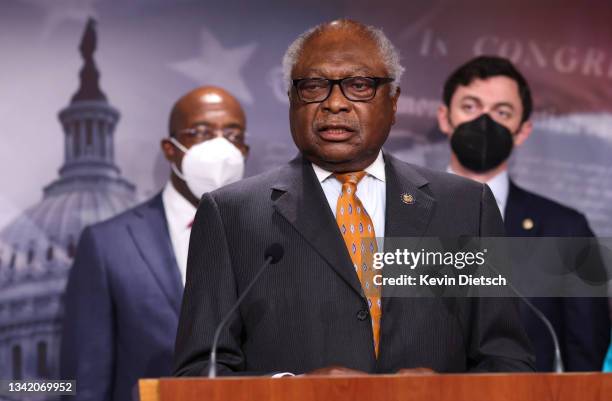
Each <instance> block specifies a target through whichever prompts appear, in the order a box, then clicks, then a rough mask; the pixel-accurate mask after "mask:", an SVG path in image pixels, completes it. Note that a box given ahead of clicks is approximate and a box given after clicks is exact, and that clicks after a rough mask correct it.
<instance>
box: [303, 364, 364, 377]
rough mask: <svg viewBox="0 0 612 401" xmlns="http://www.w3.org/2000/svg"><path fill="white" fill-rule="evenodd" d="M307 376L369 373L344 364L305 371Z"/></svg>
mask: <svg viewBox="0 0 612 401" xmlns="http://www.w3.org/2000/svg"><path fill="white" fill-rule="evenodd" d="M305 375H306V376H354V375H367V373H366V372H362V371H361V370H355V369H349V368H345V367H344V366H328V367H326V368H320V369H315V370H313V371H311V372H308V373H305Z"/></svg>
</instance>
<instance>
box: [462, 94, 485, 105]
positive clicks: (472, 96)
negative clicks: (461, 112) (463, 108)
mask: <svg viewBox="0 0 612 401" xmlns="http://www.w3.org/2000/svg"><path fill="white" fill-rule="evenodd" d="M464 100H472V101H474V102H476V103H478V104H482V100H480V98H479V97H476V96H474V95H465V96H463V97H462V98H461V99H459V101H461V102H463V101H464Z"/></svg>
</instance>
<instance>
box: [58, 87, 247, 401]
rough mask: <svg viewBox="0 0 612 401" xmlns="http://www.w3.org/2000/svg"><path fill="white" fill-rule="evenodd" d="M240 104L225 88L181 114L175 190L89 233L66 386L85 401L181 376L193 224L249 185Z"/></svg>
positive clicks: (190, 103) (69, 335)
mask: <svg viewBox="0 0 612 401" xmlns="http://www.w3.org/2000/svg"><path fill="white" fill-rule="evenodd" d="M245 129H246V119H245V115H244V111H243V110H242V107H241V106H240V104H239V103H238V101H237V100H236V99H235V98H234V97H233V96H232V95H231V94H229V93H228V92H226V91H225V90H223V89H220V88H216V87H201V88H198V89H195V90H193V91H191V92H189V93H187V94H185V95H184V96H183V97H181V98H180V99H179V100H178V101H177V102H176V103H175V104H174V107H173V109H172V112H171V114H170V122H169V136H168V137H166V138H164V139H163V140H162V141H161V148H162V151H163V153H164V156H165V157H166V159H167V160H168V161H169V162H170V165H171V169H172V171H171V173H170V180H169V182H167V183H166V185H165V187H164V189H163V190H162V191H161V192H160V193H159V194H158V195H156V196H154V197H153V198H151V199H150V200H148V201H146V202H145V203H143V204H141V205H139V206H136V207H135V208H133V209H131V210H128V211H127V212H124V213H122V214H120V215H119V216H116V217H114V218H112V219H110V220H108V221H105V222H102V223H99V224H96V225H93V226H91V227H88V228H87V229H85V231H84V232H83V234H82V235H81V239H80V241H79V247H78V251H77V255H76V258H75V261H74V265H73V268H72V271H71V273H70V278H69V281H68V287H67V292H66V317H65V326H64V332H63V336H64V337H63V340H62V344H63V347H62V356H61V371H62V377H63V378H66V379H75V380H77V381H78V383H79V390H78V393H77V395H76V397H72V398H74V399H75V401H82V400H92V401H93V400H95V401H105V400H127V399H131V391H132V388H133V387H134V385H135V384H136V382H137V380H138V378H141V377H163V376H170V375H171V374H172V356H173V351H174V340H175V335H176V330H177V325H178V317H179V310H180V305H181V297H182V294H183V287H184V283H185V271H186V266H187V251H188V248H189V237H190V235H191V224H192V222H193V219H194V217H195V213H196V206H197V205H198V202H199V200H200V197H201V196H202V195H203V194H204V193H206V192H209V191H213V190H215V189H217V188H219V187H221V186H223V185H226V184H229V183H232V182H234V181H237V180H240V179H241V178H242V175H243V172H244V161H245V157H246V155H247V153H248V150H249V147H248V146H247V145H246V144H245Z"/></svg>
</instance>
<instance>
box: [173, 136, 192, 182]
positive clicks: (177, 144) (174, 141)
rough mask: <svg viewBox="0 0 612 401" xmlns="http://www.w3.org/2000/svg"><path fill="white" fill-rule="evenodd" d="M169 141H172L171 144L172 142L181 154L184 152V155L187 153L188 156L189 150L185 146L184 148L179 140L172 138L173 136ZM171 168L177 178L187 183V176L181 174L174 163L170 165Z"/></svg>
mask: <svg viewBox="0 0 612 401" xmlns="http://www.w3.org/2000/svg"><path fill="white" fill-rule="evenodd" d="M169 141H170V142H171V143H172V144H173V145H174V146H176V147H177V149H178V150H180V151H181V152H183V153H185V154H186V153H187V151H188V150H189V149H187V148H186V147H185V146H183V144H182V143H180V142H179V141H177V140H176V139H175V138H174V137H172V136H171V137H170V138H169ZM170 168H171V169H172V171H173V172H174V174H176V176H177V177H178V178H180V179H181V180H183V181H186V180H185V176H184V175H183V173H181V172H180V171H179V169H178V167H177V166H176V164H174V163H170Z"/></svg>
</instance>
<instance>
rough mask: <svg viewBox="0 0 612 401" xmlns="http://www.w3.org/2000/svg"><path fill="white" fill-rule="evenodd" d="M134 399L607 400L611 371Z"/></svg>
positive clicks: (185, 391) (174, 388)
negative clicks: (606, 372)
mask: <svg viewBox="0 0 612 401" xmlns="http://www.w3.org/2000/svg"><path fill="white" fill-rule="evenodd" d="M138 392H139V396H140V401H251V400H252V401H314V400H324V401H327V400H329V401H362V400H390V401H396V400H397V401H400V400H401V401H409V400H415V401H421V400H422V401H425V400H427V401H479V400H482V401H501V400H520V401H548V400H555V401H556V400H568V401H569V400H571V401H577V400H579V401H591V400H597V401H610V400H612V373H608V374H605V373H565V374H553V373H550V374H535V373H528V374H471V375H465V374H462V375H455V374H440V375H406V376H398V375H364V376H345V377H325V376H318V377H312V376H309V377H287V378H278V379H272V378H269V377H232V378H218V379H204V378H185V379H183V378H181V379H172V378H162V379H142V380H140V381H139V383H138Z"/></svg>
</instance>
